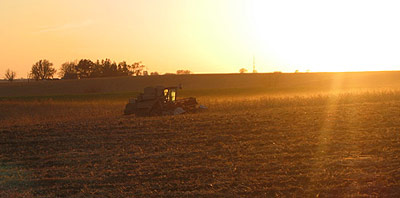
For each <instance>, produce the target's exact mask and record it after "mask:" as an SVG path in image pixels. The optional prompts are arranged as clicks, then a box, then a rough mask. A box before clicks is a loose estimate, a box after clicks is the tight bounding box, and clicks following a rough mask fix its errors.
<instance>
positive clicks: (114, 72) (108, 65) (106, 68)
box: [101, 59, 118, 77]
mask: <svg viewBox="0 0 400 198" xmlns="http://www.w3.org/2000/svg"><path fill="white" fill-rule="evenodd" d="M101 68H102V77H110V76H118V68H117V64H116V63H115V62H111V60H110V59H105V60H101Z"/></svg>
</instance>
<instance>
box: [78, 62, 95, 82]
mask: <svg viewBox="0 0 400 198" xmlns="http://www.w3.org/2000/svg"><path fill="white" fill-rule="evenodd" d="M93 66H94V63H93V62H92V61H91V60H89V59H82V60H80V61H79V63H78V65H76V67H75V69H76V71H77V75H78V78H89V77H90V75H91V73H92V71H93Z"/></svg>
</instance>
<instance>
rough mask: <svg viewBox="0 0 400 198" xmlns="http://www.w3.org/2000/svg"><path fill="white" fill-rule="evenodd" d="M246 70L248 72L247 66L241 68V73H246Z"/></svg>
mask: <svg viewBox="0 0 400 198" xmlns="http://www.w3.org/2000/svg"><path fill="white" fill-rule="evenodd" d="M246 72H247V69H245V68H241V69H239V73H241V74H244V73H246Z"/></svg>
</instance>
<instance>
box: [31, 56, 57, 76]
mask: <svg viewBox="0 0 400 198" xmlns="http://www.w3.org/2000/svg"><path fill="white" fill-rule="evenodd" d="M55 73H56V69H54V68H53V63H50V62H49V61H48V60H46V59H44V60H39V61H38V62H36V63H35V64H34V65H32V69H31V75H32V78H33V79H35V80H37V81H38V80H44V79H50V78H52V77H53V75H54V74H55Z"/></svg>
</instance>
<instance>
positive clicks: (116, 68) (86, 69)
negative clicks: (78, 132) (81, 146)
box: [5, 59, 192, 81]
mask: <svg viewBox="0 0 400 198" xmlns="http://www.w3.org/2000/svg"><path fill="white" fill-rule="evenodd" d="M56 73H57V70H56V69H55V68H54V66H53V63H51V62H50V61H49V60H46V59H43V60H39V61H37V62H36V63H35V64H33V65H32V68H31V71H30V72H29V76H28V79H34V80H36V81H39V80H47V79H53V76H54V75H55V74H56ZM167 74H170V73H167ZM176 74H178V75H180V74H192V72H191V71H190V70H177V72H176ZM58 75H59V76H60V77H61V79H83V78H101V77H117V76H147V75H159V73H158V72H151V73H149V72H148V71H147V70H145V66H144V65H143V64H142V62H135V63H133V64H128V63H127V62H126V61H122V62H120V63H118V64H117V63H116V62H115V61H111V60H110V59H102V60H97V61H95V62H93V61H91V60H89V59H81V60H79V61H73V62H65V63H63V64H62V65H61V68H60V70H59V72H58ZM15 76H16V73H15V72H14V71H11V70H10V69H8V70H7V71H6V73H5V79H6V80H9V81H13V80H14V79H15Z"/></svg>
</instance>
